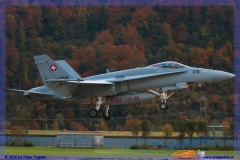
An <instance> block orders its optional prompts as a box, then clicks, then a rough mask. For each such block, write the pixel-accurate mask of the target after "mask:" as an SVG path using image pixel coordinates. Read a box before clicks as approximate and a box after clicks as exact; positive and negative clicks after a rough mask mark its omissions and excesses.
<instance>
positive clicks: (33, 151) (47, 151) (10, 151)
mask: <svg viewBox="0 0 240 160" xmlns="http://www.w3.org/2000/svg"><path fill="white" fill-rule="evenodd" d="M175 151H176V150H130V149H128V148H100V149H74V148H72V149H71V148H56V147H40V146H36V147H6V154H7V155H38V156H39V155H44V156H70V157H93V158H94V157H113V158H117V157H121V158H124V157H131V158H137V157H139V158H150V157H151V158H156V157H162V158H167V157H170V156H169V155H171V154H172V153H174V152H175ZM195 153H197V151H195ZM205 155H214V156H216V155H229V156H234V158H235V159H239V158H240V157H236V155H239V154H236V155H234V151H205Z"/></svg>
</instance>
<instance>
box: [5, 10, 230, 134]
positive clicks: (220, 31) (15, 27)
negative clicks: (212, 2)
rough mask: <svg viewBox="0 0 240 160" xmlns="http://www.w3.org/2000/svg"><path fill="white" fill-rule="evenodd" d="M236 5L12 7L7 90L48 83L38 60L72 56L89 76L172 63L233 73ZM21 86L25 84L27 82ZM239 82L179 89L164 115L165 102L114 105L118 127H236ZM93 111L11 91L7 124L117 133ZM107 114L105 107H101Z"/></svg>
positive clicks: (8, 14)
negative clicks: (92, 114) (37, 57)
mask: <svg viewBox="0 0 240 160" xmlns="http://www.w3.org/2000/svg"><path fill="white" fill-rule="evenodd" d="M233 15H234V14H233V7H210V6H209V7H198V6H196V7H159V6H154V7H78V6H59V7H56V6H41V7H40V6H32V7H29V6H18V7H15V6H9V7H7V8H6V37H7V40H6V54H7V61H6V62H7V66H6V74H7V79H6V86H7V88H21V89H29V88H32V87H37V86H40V85H42V81H41V78H40V75H39V73H38V70H37V67H36V65H35V64H34V60H33V56H34V55H39V54H48V55H49V56H51V57H52V58H53V59H56V60H60V59H65V60H66V61H67V62H68V63H69V64H70V65H71V66H72V67H73V68H74V69H75V70H76V71H77V72H78V73H79V74H80V75H81V76H82V77H87V76H91V75H95V74H101V73H104V72H106V69H109V71H117V70H122V69H128V68H133V67H143V66H146V65H149V64H153V63H157V62H161V61H166V60H173V61H177V62H180V63H183V64H186V65H189V66H194V67H204V68H212V69H217V70H224V71H227V72H231V73H233V71H234V68H233V60H234V59H233V57H234V52H233V35H234V21H233ZM20 84H21V85H20ZM233 86H234V84H233V80H228V81H224V82H220V83H211V84H203V85H202V87H200V88H199V87H198V85H192V86H190V88H188V89H183V90H178V91H175V94H174V96H172V97H171V98H170V99H169V100H168V102H169V103H170V106H169V109H168V110H167V111H165V112H163V111H161V110H160V108H159V103H160V102H159V100H158V99H154V100H152V101H149V102H145V103H139V104H134V105H121V106H112V107H110V110H111V112H112V114H113V119H114V120H116V122H117V124H118V130H122V131H124V130H131V128H132V127H131V126H132V125H133V124H139V126H141V124H142V122H143V121H144V123H145V124H146V122H147V124H148V125H149V126H150V129H151V131H161V129H162V126H164V125H165V124H170V125H171V126H173V129H174V130H175V131H177V130H179V128H178V125H177V124H178V122H179V121H181V120H182V121H185V120H191V121H198V122H199V121H203V122H207V124H213V125H220V124H225V125H226V126H228V125H229V126H230V125H232V124H233V112H234V88H233ZM89 109H90V108H89V107H88V106H82V105H79V104H76V103H74V102H57V103H46V104H44V103H38V102H37V103H36V102H32V101H28V100H27V99H24V98H23V97H22V96H21V95H20V94H18V93H10V92H9V93H8V95H7V106H6V113H7V115H6V127H7V129H13V128H14V127H15V128H16V127H24V128H27V129H34V130H38V129H45V122H44V121H43V120H41V119H39V117H41V118H42V119H44V120H46V121H47V123H48V129H53V130H63V129H67V130H115V123H114V122H113V121H107V122H106V121H104V120H102V119H98V118H97V119H91V118H89V116H88V111H89ZM101 109H103V107H102V108H101Z"/></svg>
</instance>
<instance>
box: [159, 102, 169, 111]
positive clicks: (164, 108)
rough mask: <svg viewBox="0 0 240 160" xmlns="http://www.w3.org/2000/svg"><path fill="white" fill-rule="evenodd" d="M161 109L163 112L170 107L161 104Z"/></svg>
mask: <svg viewBox="0 0 240 160" xmlns="http://www.w3.org/2000/svg"><path fill="white" fill-rule="evenodd" d="M160 109H161V110H167V109H168V105H167V104H166V103H161V104H160Z"/></svg>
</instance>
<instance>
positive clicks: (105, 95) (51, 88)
mask: <svg viewBox="0 0 240 160" xmlns="http://www.w3.org/2000/svg"><path fill="white" fill-rule="evenodd" d="M34 60H35V64H36V65H37V67H38V70H39V72H40V75H41V78H42V81H43V83H44V86H40V87H36V88H32V89H30V90H17V89H9V90H13V91H20V92H23V95H24V96H25V97H28V98H29V99H31V100H35V101H43V102H47V101H71V100H74V101H77V102H78V103H81V104H88V105H94V106H95V107H94V108H93V109H91V110H90V112H89V115H90V117H92V118H95V117H97V115H98V113H97V112H98V110H99V108H100V106H101V105H102V104H104V105H105V111H104V113H103V118H104V119H105V120H109V119H111V113H110V111H109V106H110V105H121V104H131V103H139V102H142V101H147V100H150V99H153V98H156V97H159V98H160V99H161V102H162V103H161V104H160V108H161V109H162V110H167V109H168V105H167V99H168V98H169V97H170V96H171V95H172V94H173V93H171V94H170V95H167V91H171V90H176V89H183V88H187V86H188V84H193V83H198V84H200V83H204V82H216V81H222V80H227V79H230V78H233V77H234V76H235V75H234V74H231V73H228V72H223V71H218V70H212V69H204V68H195V67H190V66H186V65H183V64H180V63H177V62H174V61H167V62H161V63H157V64H153V65H150V66H147V67H142V68H134V69H128V70H121V71H116V72H109V71H108V70H107V73H105V74H100V75H95V76H91V77H85V78H82V77H80V76H79V75H78V74H77V73H76V72H75V71H74V70H73V69H72V68H71V67H70V66H69V65H68V63H67V62H66V61H64V60H60V61H54V60H52V59H51V58H50V57H49V56H47V55H38V56H35V57H34ZM156 88H159V90H161V93H159V92H158V91H156V90H154V89H156Z"/></svg>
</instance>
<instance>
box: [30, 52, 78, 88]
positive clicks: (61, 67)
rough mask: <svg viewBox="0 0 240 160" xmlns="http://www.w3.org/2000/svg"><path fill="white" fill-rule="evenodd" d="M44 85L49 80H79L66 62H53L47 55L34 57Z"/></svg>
mask: <svg viewBox="0 0 240 160" xmlns="http://www.w3.org/2000/svg"><path fill="white" fill-rule="evenodd" d="M34 60H35V64H36V65H37V67H38V70H39V72H40V75H41V78H42V81H43V83H44V85H47V83H48V82H47V80H49V79H81V77H80V76H79V75H78V74H77V73H76V72H75V71H74V70H73V69H72V68H71V67H70V66H69V65H68V64H67V62H66V61H54V60H52V59H51V58H50V57H49V56H48V55H38V56H34Z"/></svg>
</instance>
